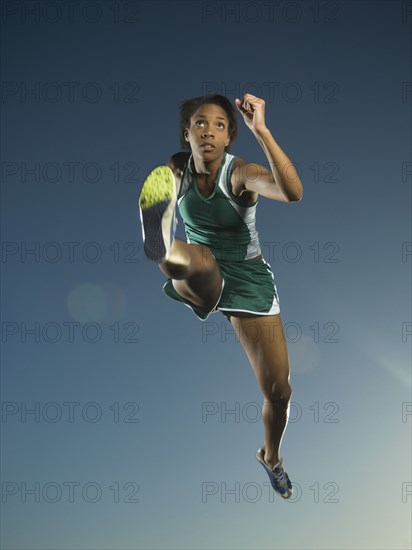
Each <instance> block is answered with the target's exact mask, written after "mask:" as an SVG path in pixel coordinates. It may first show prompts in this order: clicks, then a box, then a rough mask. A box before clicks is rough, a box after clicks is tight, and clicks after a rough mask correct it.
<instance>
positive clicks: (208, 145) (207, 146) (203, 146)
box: [200, 143, 215, 151]
mask: <svg viewBox="0 0 412 550" xmlns="http://www.w3.org/2000/svg"><path fill="white" fill-rule="evenodd" d="M200 148H201V149H203V150H204V151H211V150H212V149H215V146H214V145H212V144H211V143H201V145H200Z"/></svg>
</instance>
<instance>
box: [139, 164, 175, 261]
mask: <svg viewBox="0 0 412 550" xmlns="http://www.w3.org/2000/svg"><path fill="white" fill-rule="evenodd" d="M176 200H177V197H176V187H175V179H174V175H173V172H172V170H171V169H170V168H169V167H168V166H157V167H156V168H154V170H152V171H151V172H150V174H149V175H148V176H147V178H146V179H145V181H144V183H143V186H142V190H141V192H140V197H139V208H140V220H141V222H142V234H143V241H144V252H145V254H146V256H147V257H148V258H149V259H150V260H153V261H155V262H157V263H160V262H164V261H166V260H167V258H168V255H169V251H170V247H171V245H172V242H173V238H174V234H175V231H176V225H177V218H176V212H175V206H176Z"/></svg>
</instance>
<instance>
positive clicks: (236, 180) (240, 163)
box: [230, 157, 258, 203]
mask: <svg viewBox="0 0 412 550" xmlns="http://www.w3.org/2000/svg"><path fill="white" fill-rule="evenodd" d="M248 164H250V163H249V162H247V161H246V160H243V159H241V158H240V157H235V159H234V161H233V165H232V173H231V176H230V183H231V185H232V191H233V194H234V195H235V196H236V197H241V199H242V200H244V201H245V202H247V203H254V202H256V201H257V199H258V194H257V193H255V192H253V191H248V190H247V189H246V188H245V184H244V182H245V179H246V174H247V168H246V166H247V165H248Z"/></svg>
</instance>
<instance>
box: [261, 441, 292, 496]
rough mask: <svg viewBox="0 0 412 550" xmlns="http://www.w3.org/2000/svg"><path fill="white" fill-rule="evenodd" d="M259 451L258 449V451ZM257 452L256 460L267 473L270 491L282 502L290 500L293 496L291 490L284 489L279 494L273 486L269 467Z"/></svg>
mask: <svg viewBox="0 0 412 550" xmlns="http://www.w3.org/2000/svg"><path fill="white" fill-rule="evenodd" d="M259 450H260V449H259ZM259 450H258V452H257V453H256V460H257V461H258V462H259V464H261V465H262V466H263V468H264V469H265V472H266V473H267V475H268V476H269V479H270V484H271V485H272V489H273V490H274V491H275V493H276V494H277V495H279V496H280V497H282V498H283V499H284V500H286V499H288V498H290V497H291V496H292V494H293V489H286V491H285V493H283V494H282V493H280V492H279V491H278V490H277V489H276V488H275V487H274V486H273V485H274V481H273V479H272V477H271V475H270V474H271V470H270V468H269V466H268V465H267V464H266V462H265V461H264V460H263V458H262V457H261V456H260V453H259Z"/></svg>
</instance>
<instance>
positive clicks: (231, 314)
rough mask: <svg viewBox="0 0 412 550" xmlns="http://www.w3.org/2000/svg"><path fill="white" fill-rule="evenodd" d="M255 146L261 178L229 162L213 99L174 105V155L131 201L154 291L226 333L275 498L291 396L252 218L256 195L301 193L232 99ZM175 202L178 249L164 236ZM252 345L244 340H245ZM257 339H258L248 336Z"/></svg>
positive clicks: (280, 488)
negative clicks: (251, 385) (245, 381)
mask: <svg viewBox="0 0 412 550" xmlns="http://www.w3.org/2000/svg"><path fill="white" fill-rule="evenodd" d="M235 105H236V107H237V109H238V111H239V112H240V113H241V115H242V117H243V119H244V121H245V124H246V126H247V127H248V128H249V129H250V130H251V131H252V133H253V135H254V136H255V137H256V139H257V140H258V142H259V143H260V145H261V147H262V149H263V151H264V153H265V155H266V157H267V160H268V162H269V165H270V168H271V171H269V170H267V169H266V168H265V167H264V166H262V165H260V164H256V163H250V162H246V161H245V160H242V159H241V158H239V157H236V156H234V155H232V154H229V148H230V145H231V144H232V142H233V141H234V140H235V139H236V137H237V120H236V116H237V112H236V109H235V108H234V106H233V105H232V103H231V102H230V100H229V99H228V98H227V97H225V96H222V95H219V94H215V95H208V96H201V97H196V98H193V99H188V100H186V101H184V102H182V103H181V106H180V143H181V146H182V147H183V149H188V150H189V151H190V152H179V153H176V154H175V155H173V156H172V157H171V158H170V159H169V161H168V162H167V166H165V165H164V166H163V165H162V166H158V167H156V168H155V169H154V170H152V171H151V172H150V174H149V175H148V177H147V178H146V179H145V181H144V183H143V187H142V190H141V193H140V197H139V207H140V219H141V222H142V235H143V241H144V250H145V254H146V256H147V257H148V258H149V259H150V260H153V261H155V262H156V263H158V265H159V268H160V269H161V271H162V272H163V273H164V275H165V276H166V277H167V278H168V279H167V281H166V283H165V285H164V286H163V292H164V293H165V294H166V295H168V296H169V297H171V298H173V299H175V300H178V301H180V302H182V303H183V304H185V305H186V306H188V307H190V308H191V309H192V311H193V312H194V314H195V315H196V316H197V317H198V318H199V319H200V320H202V321H205V320H206V319H207V318H208V316H209V315H210V314H212V313H215V312H217V311H221V312H222V314H223V315H225V317H226V318H227V319H228V321H229V322H230V323H231V324H232V325H233V327H234V330H235V332H236V334H237V336H238V337H239V341H240V343H241V344H242V347H243V349H244V351H245V353H246V355H247V357H248V359H249V361H250V364H251V366H252V368H253V371H254V373H255V376H256V379H257V382H258V384H259V387H260V389H261V391H262V393H263V408H262V420H263V424H264V430H265V444H264V445H263V446H262V447H261V448H260V449H258V451H257V453H256V458H257V460H258V461H259V462H260V464H262V466H263V467H264V468H265V470H266V472H267V473H268V475H269V479H270V482H271V485H272V487H273V489H274V490H275V492H276V493H277V494H278V495H280V496H281V497H283V498H289V497H290V496H291V495H292V491H293V489H292V484H291V482H290V480H289V477H288V475H287V473H286V472H285V470H284V469H283V465H282V462H283V459H282V458H280V456H279V451H280V445H281V441H282V437H283V434H284V431H285V429H286V425H287V422H288V417H289V404H290V397H291V393H292V389H291V386H290V372H289V361H288V351H287V346H286V341H285V337H284V332H283V326H282V321H281V317H280V308H279V295H278V291H277V288H276V284H275V279H274V275H273V272H272V269H271V266H270V265H269V264H268V263H267V262H266V261H265V259H264V258H263V256H262V253H261V248H260V245H259V239H258V234H257V231H256V229H255V215H256V207H257V202H258V196H259V195H262V196H263V197H267V198H268V199H273V200H277V201H283V202H294V201H300V200H301V199H302V195H303V188H302V183H301V181H300V178H299V176H298V174H297V172H296V170H295V168H294V166H293V164H292V163H291V161H290V160H289V158H288V157H287V156H286V154H285V153H284V152H283V151H282V149H281V148H280V147H279V145H278V144H277V143H276V141H275V139H274V138H273V136H272V134H271V132H270V130H269V129H268V128H267V126H266V123H265V101H264V100H263V99H260V98H258V97H255V96H253V95H251V94H245V95H244V96H243V98H242V100H240V99H236V100H235ZM176 204H177V206H178V209H179V212H180V214H181V216H182V219H183V222H184V227H185V233H186V238H187V242H184V241H181V240H179V239H176V238H175V237H174V235H175V230H176V224H177V218H176ZM251 334H253V335H254V337H253V338H251V337H250V335H251ZM256 335H258V337H256Z"/></svg>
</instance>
